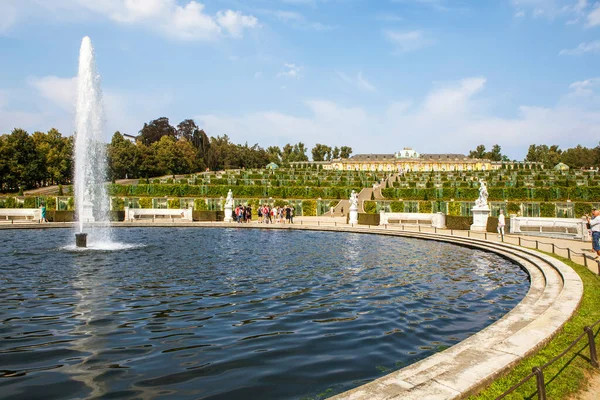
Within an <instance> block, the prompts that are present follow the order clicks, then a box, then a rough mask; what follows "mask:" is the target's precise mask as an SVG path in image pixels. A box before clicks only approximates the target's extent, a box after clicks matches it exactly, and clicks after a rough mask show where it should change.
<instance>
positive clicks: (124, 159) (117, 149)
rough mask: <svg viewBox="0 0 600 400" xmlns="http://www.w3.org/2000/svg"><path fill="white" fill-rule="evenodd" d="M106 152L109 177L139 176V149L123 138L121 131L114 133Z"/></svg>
mask: <svg viewBox="0 0 600 400" xmlns="http://www.w3.org/2000/svg"><path fill="white" fill-rule="evenodd" d="M106 153H107V157H108V169H109V174H110V176H111V178H113V179H123V178H125V177H127V178H138V177H139V170H140V164H141V160H140V150H139V148H138V146H136V145H135V144H134V143H132V142H130V141H129V140H127V139H125V137H123V135H122V134H121V132H119V131H117V132H115V133H114V135H113V137H112V140H111V142H110V144H109V145H108V149H107V152H106Z"/></svg>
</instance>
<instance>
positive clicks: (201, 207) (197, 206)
mask: <svg viewBox="0 0 600 400" xmlns="http://www.w3.org/2000/svg"><path fill="white" fill-rule="evenodd" d="M194 210H196V211H207V210H208V204H206V199H195V200H194Z"/></svg>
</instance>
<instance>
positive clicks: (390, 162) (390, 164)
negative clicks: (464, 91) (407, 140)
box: [320, 147, 502, 173]
mask: <svg viewBox="0 0 600 400" xmlns="http://www.w3.org/2000/svg"><path fill="white" fill-rule="evenodd" d="M320 164H321V167H322V168H323V169H326V170H337V171H386V172H400V173H402V172H411V171H414V172H417V171H419V172H429V171H486V170H487V171H489V170H494V169H499V168H501V165H502V163H500V162H493V161H490V160H481V159H476V158H468V157H467V156H465V155H464V154H420V153H418V152H416V151H415V150H413V149H411V148H408V147H405V148H404V149H402V150H401V151H398V152H396V153H394V154H356V155H354V156H352V157H350V158H342V159H335V160H331V161H327V162H324V163H320Z"/></svg>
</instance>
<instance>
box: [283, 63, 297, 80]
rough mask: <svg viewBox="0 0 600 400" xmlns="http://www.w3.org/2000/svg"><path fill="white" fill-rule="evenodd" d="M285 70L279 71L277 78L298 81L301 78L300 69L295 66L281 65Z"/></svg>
mask: <svg viewBox="0 0 600 400" xmlns="http://www.w3.org/2000/svg"><path fill="white" fill-rule="evenodd" d="M283 66H284V68H285V70H284V71H281V72H280V73H278V74H277V77H278V78H292V79H300V78H302V74H301V71H302V67H300V66H298V65H296V64H283Z"/></svg>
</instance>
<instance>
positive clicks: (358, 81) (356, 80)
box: [337, 71, 377, 92]
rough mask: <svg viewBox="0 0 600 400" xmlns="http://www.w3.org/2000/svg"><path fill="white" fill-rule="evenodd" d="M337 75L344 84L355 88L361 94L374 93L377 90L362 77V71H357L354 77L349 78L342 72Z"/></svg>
mask: <svg viewBox="0 0 600 400" xmlns="http://www.w3.org/2000/svg"><path fill="white" fill-rule="evenodd" d="M337 75H338V76H339V77H340V78H341V79H342V80H343V81H344V82H346V83H348V84H350V85H352V86H354V87H356V88H357V89H359V90H361V91H363V92H375V91H377V88H376V87H375V86H373V85H372V84H371V83H370V82H369V81H367V79H366V78H365V77H364V76H363V73H362V71H358V73H357V74H356V77H350V76H348V75H346V74H344V73H343V72H338V73H337Z"/></svg>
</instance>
